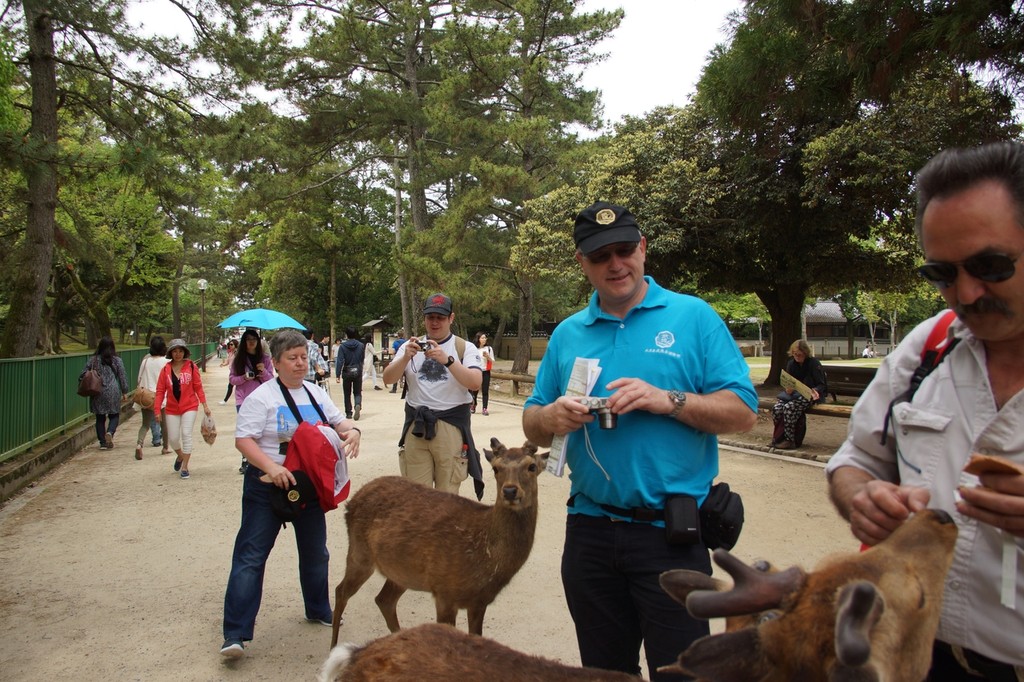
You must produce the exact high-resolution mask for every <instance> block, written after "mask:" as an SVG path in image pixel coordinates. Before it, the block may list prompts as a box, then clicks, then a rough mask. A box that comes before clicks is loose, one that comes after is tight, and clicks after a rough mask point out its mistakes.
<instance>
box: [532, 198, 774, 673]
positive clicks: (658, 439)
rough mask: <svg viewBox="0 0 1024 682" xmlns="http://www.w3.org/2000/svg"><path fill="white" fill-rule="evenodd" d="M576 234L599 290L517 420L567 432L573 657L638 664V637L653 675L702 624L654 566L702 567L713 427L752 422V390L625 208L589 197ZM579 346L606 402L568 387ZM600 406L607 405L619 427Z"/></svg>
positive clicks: (636, 668) (540, 432)
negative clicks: (664, 282)
mask: <svg viewBox="0 0 1024 682" xmlns="http://www.w3.org/2000/svg"><path fill="white" fill-rule="evenodd" d="M573 239H574V241H575V243H576V261H577V262H578V263H579V264H580V267H581V268H582V269H583V273H584V274H585V275H586V276H587V279H588V280H589V281H590V283H591V285H592V286H593V287H594V289H595V293H594V294H593V296H592V297H591V299H590V305H589V306H588V307H587V308H585V309H583V310H581V311H580V312H578V313H576V314H575V315H573V316H571V317H569V318H567V319H566V320H564V321H563V322H561V323H560V324H559V325H558V327H557V328H556V329H555V331H554V333H553V334H552V335H551V340H550V341H549V343H548V347H547V351H546V352H545V354H544V358H543V360H542V361H541V365H540V368H539V370H538V372H537V383H536V384H535V386H534V392H533V395H531V396H530V398H529V399H528V400H527V401H526V405H525V410H524V412H523V430H524V431H525V432H526V436H527V437H528V438H529V439H530V440H531V441H533V442H534V443H537V444H539V445H547V444H550V443H551V441H552V439H553V438H554V436H556V435H565V436H567V439H566V461H567V463H568V466H569V468H570V472H571V473H570V479H571V481H572V487H571V492H570V501H569V510H568V511H569V514H568V518H567V520H566V535H565V548H564V551H563V555H562V583H563V587H564V589H565V595H566V601H567V602H568V605H569V612H570V613H571V615H572V618H573V621H574V622H575V624H576V638H577V641H578V644H579V648H580V660H581V662H582V663H583V665H585V666H588V667H594V668H602V669H606V670H619V671H622V672H626V673H631V674H639V673H640V662H639V661H640V646H641V644H643V646H644V650H645V652H646V656H647V664H648V669H649V672H650V679H651V680H652V681H655V682H658V681H662V680H666V681H667V680H678V679H680V678H679V677H678V676H677V675H665V674H661V673H658V671H657V669H658V667H660V666H663V665H667V664H670V663H673V662H675V660H676V658H677V656H678V655H679V652H681V651H683V650H684V649H686V648H687V646H689V644H690V643H691V642H693V641H694V640H696V639H698V638H700V637H702V636H704V635H707V634H708V633H709V630H708V624H707V622H706V621H701V620H697V619H694V618H692V617H691V616H690V615H689V614H688V613H687V612H686V609H685V608H684V607H683V606H681V605H679V604H677V603H676V602H674V601H673V600H672V599H671V598H670V597H669V596H668V595H667V594H666V593H665V592H664V591H663V590H662V589H661V586H660V585H659V583H658V576H659V575H660V574H661V573H662V572H663V571H666V570H669V569H674V568H688V569H691V570H697V571H702V572H704V573H707V574H709V575H710V573H711V562H710V558H709V554H708V548H707V547H706V546H705V545H704V544H703V542H701V540H700V539H699V533H697V532H695V531H696V528H697V527H699V523H698V519H697V514H698V512H697V509H698V508H699V507H700V505H701V504H702V503H703V502H704V500H705V498H706V497H707V496H708V492H709V490H710V488H711V484H712V482H713V480H714V478H715V476H716V475H717V474H718V442H717V439H716V437H715V436H716V434H719V433H730V432H736V431H745V430H748V429H750V428H751V427H753V425H754V423H755V422H756V420H757V393H756V392H755V391H754V387H753V385H752V384H751V382H750V372H749V369H748V368H747V364H746V362H745V361H744V360H743V357H742V355H741V354H740V352H739V349H738V348H737V347H736V343H735V341H734V340H733V338H732V336H731V335H730V334H729V331H728V329H727V328H726V326H725V324H724V323H723V322H722V320H721V318H719V316H718V315H717V314H716V313H715V312H714V310H712V309H711V307H710V306H708V305H707V304H706V303H705V302H703V301H701V300H700V299H698V298H695V297H693V296H685V295H682V294H677V293H675V292H671V291H668V290H666V289H663V288H661V287H660V286H658V284H657V283H656V282H655V281H654V280H653V279H652V278H650V277H645V276H644V263H645V259H646V255H647V242H646V239H645V238H644V237H643V236H642V235H641V234H640V229H639V227H638V226H637V223H636V221H635V219H634V218H633V216H632V214H630V212H629V211H628V210H626V209H625V208H623V207H621V206H615V205H612V204H608V203H605V202H597V203H595V204H593V205H592V206H590V207H588V208H586V209H584V210H583V211H582V212H581V213H580V214H579V215H578V216H577V217H576V221H575V228H574V231H573ZM578 357H579V358H594V359H597V360H598V361H599V363H600V367H601V370H602V371H601V375H600V377H598V381H597V384H596V385H595V387H594V391H593V392H594V393H595V395H596V397H598V398H605V399H606V400H604V401H603V403H604V404H603V405H601V404H598V403H595V402H594V400H593V398H586V399H584V398H574V397H568V396H565V395H563V393H564V392H565V390H566V386H567V385H568V381H569V377H570V375H571V373H572V371H573V366H574V363H575V361H576V359H577V358H578ZM600 410H605V411H607V412H609V413H610V414H611V415H613V416H615V417H616V420H617V424H616V426H615V428H607V427H610V426H611V420H610V419H608V418H607V417H606V416H605V415H603V414H601V413H600ZM598 417H601V421H603V425H604V426H605V427H606V428H598V424H597V423H595V422H597V421H598V419H597V418H598ZM554 456H555V453H552V457H554ZM666 519H671V521H670V524H669V527H668V528H666V522H665V521H666Z"/></svg>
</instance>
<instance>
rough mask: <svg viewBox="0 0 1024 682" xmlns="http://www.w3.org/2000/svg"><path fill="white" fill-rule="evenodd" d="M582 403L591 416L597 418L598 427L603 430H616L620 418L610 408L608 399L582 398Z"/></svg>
mask: <svg viewBox="0 0 1024 682" xmlns="http://www.w3.org/2000/svg"><path fill="white" fill-rule="evenodd" d="M580 403H582V404H583V405H584V406H585V407H586V408H587V409H589V410H590V413H591V414H593V415H595V416H597V425H598V426H600V427H601V428H602V429H614V428H615V427H616V426H618V423H619V417H618V415H617V414H614V413H613V412H612V410H611V408H610V407H608V398H596V397H593V396H587V397H585V398H580Z"/></svg>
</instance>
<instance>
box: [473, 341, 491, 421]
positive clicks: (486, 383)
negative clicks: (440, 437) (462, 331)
mask: <svg viewBox="0 0 1024 682" xmlns="http://www.w3.org/2000/svg"><path fill="white" fill-rule="evenodd" d="M487 340H488V339H487V332H477V333H476V336H475V337H474V338H473V345H474V346H476V347H477V348H479V349H480V357H481V359H482V360H483V364H484V371H483V379H482V380H481V382H480V390H479V391H470V393H472V394H473V405H472V406H471V407H470V408H469V411H470V412H476V396H477V393H479V394H481V396H482V398H483V407H484V411H483V414H484V416H487V414H488V412H487V400H488V398H490V395H491V367H493V366H494V349H493V348H491V347H490V346H488V345H487Z"/></svg>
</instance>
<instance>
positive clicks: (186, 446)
mask: <svg viewBox="0 0 1024 682" xmlns="http://www.w3.org/2000/svg"><path fill="white" fill-rule="evenodd" d="M189 355H191V353H190V352H189V349H188V346H187V345H185V340H184V339H174V340H173V341H171V342H170V343H169V344H168V345H167V357H168V358H170V359H171V361H170V362H168V363H167V364H166V365H164V368H163V370H161V372H160V378H159V379H158V380H157V382H156V401H155V403H154V404H155V405H161V404H163V401H164V399H165V398H166V400H167V404H166V406H165V407H164V412H165V414H166V416H167V423H166V424H164V443H165V444H167V445H169V446H170V447H171V449H173V450H174V452H175V453H176V454H177V455H178V457H177V459H175V460H174V470H175V471H180V472H181V477H182V478H188V477H189V473H188V460H189V458H190V457H191V456H192V431H193V429H194V428H195V425H196V417H197V416H198V415H199V406H200V405H202V406H203V412H205V413H206V416H207V417H209V416H210V408H209V407H208V406H207V405H206V393H204V392H203V380H202V378H201V377H200V376H199V367H197V366H196V363H194V362H192V361H191V360H190V359H189ZM154 418H155V419H156V420H157V421H159V420H160V410H159V409H156V410H154Z"/></svg>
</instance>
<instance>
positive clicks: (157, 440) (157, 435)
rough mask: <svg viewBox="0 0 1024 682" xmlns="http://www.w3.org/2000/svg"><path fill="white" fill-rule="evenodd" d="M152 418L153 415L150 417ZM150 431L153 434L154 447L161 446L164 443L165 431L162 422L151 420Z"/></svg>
mask: <svg viewBox="0 0 1024 682" xmlns="http://www.w3.org/2000/svg"><path fill="white" fill-rule="evenodd" d="M150 417H152V415H150ZM149 430H150V431H151V432H152V433H153V445H161V444H162V443H163V442H164V430H163V428H162V427H161V426H160V422H158V421H157V420H155V419H152V418H150V420H149Z"/></svg>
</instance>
